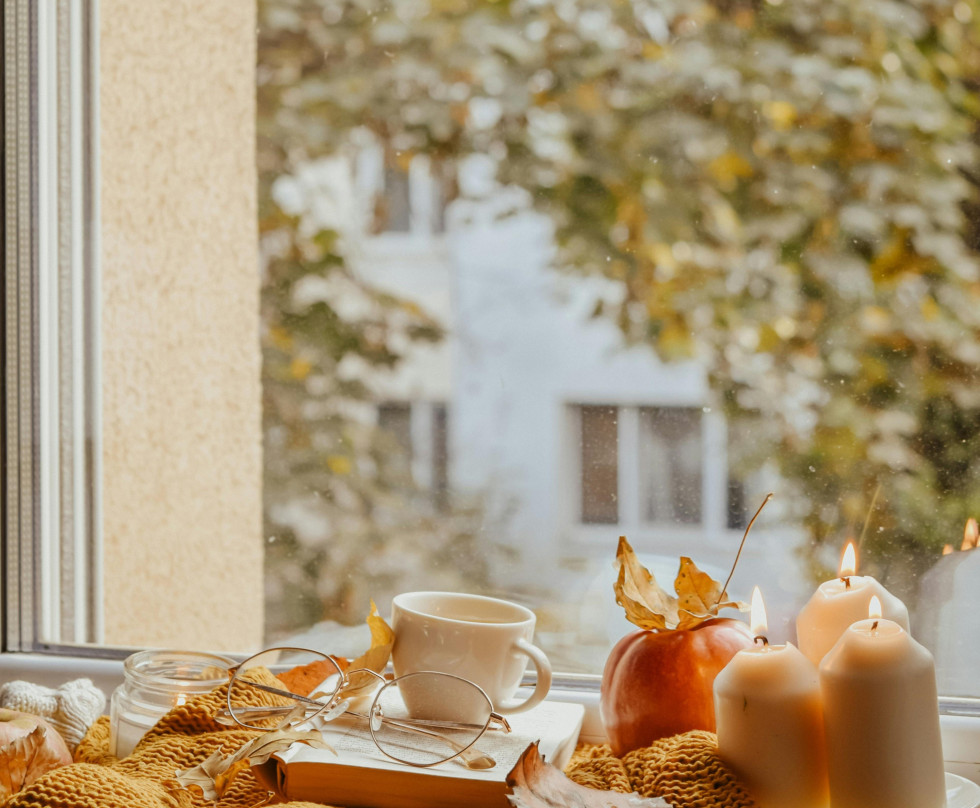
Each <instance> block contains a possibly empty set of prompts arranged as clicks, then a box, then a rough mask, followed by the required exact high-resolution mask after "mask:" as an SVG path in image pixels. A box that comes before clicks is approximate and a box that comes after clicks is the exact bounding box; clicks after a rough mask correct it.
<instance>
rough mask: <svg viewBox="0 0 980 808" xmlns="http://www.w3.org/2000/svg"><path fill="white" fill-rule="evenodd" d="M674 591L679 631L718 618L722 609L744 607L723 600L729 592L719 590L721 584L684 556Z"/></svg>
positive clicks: (735, 602)
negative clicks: (678, 616) (676, 599)
mask: <svg viewBox="0 0 980 808" xmlns="http://www.w3.org/2000/svg"><path fill="white" fill-rule="evenodd" d="M674 590H675V591H676V592H677V597H678V611H679V613H680V622H679V624H678V626H677V627H678V628H691V627H693V626H696V625H697V624H698V623H703V622H704V621H705V620H709V619H711V618H712V617H717V616H718V610H719V609H722V608H726V607H730V608H735V609H741V608H744V604H741V603H738V602H737V601H729V600H725V596H726V595H727V594H728V593H727V592H722V591H721V584H719V583H718V582H717V581H716V580H715V579H714V578H712V577H711V576H710V575H708V573H706V572H703V571H701V570H700V569H698V566H697V564H695V563H694V562H693V561H692V560H691V559H690V558H688V557H687V556H681V565H680V569H679V570H678V571H677V578H676V579H675V580H674Z"/></svg>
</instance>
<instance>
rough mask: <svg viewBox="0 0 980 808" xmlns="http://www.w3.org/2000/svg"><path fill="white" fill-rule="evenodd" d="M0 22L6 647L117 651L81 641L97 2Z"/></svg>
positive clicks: (91, 501)
mask: <svg viewBox="0 0 980 808" xmlns="http://www.w3.org/2000/svg"><path fill="white" fill-rule="evenodd" d="M2 25H3V33H4V37H3V39H4V96H5V101H4V127H3V131H4V155H5V160H4V190H3V194H4V213H5V216H4V236H5V239H4V288H3V296H4V318H5V319H4V349H3V368H4V372H3V385H4V386H3V393H4V403H3V407H4V431H3V446H2V451H3V458H4V459H3V462H4V469H5V471H6V474H5V476H4V484H3V490H2V505H3V604H4V619H3V640H2V647H3V650H4V651H6V652H11V651H20V652H24V651H52V652H56V653H60V652H62V651H71V652H72V653H79V654H81V655H90V654H96V655H99V656H104V655H110V656H111V655H117V654H114V653H113V652H112V651H109V650H108V649H101V648H98V649H96V648H95V647H94V646H91V645H86V646H82V645H81V644H82V643H98V642H99V641H100V639H101V636H102V612H101V603H102V599H101V592H102V582H101V559H100V557H99V552H100V547H101V541H100V525H101V518H100V499H99V485H98V480H99V479H100V476H101V475H100V457H101V440H100V418H99V412H100V390H99V384H98V379H99V356H100V351H99V345H98V329H97V323H98V300H99V289H98V271H97V256H98V254H99V228H98V193H97V177H98V153H97V149H96V148H95V144H96V142H97V124H96V121H97V119H98V106H97V98H96V95H97V94H96V93H95V92H94V87H95V76H96V75H97V48H96V46H95V35H94V34H95V32H96V31H97V30H98V22H97V16H96V0H57V2H56V3H50V4H45V3H37V2H31V0H13V1H12V2H8V3H5V5H4V10H3V18H2ZM96 651H97V653H96Z"/></svg>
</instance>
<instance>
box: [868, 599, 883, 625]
mask: <svg viewBox="0 0 980 808" xmlns="http://www.w3.org/2000/svg"><path fill="white" fill-rule="evenodd" d="M868 617H870V618H871V619H872V620H878V619H880V618H881V601H880V600H878V596H877V595H872V596H871V602H870V603H868Z"/></svg>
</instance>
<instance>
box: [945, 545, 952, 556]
mask: <svg viewBox="0 0 980 808" xmlns="http://www.w3.org/2000/svg"><path fill="white" fill-rule="evenodd" d="M951 552H953V545H952V544H944V545H943V555H949V554H950V553H951Z"/></svg>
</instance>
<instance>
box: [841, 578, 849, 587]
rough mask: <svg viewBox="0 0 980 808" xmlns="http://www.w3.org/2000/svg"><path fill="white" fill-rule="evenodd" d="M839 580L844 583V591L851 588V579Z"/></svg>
mask: <svg viewBox="0 0 980 808" xmlns="http://www.w3.org/2000/svg"><path fill="white" fill-rule="evenodd" d="M841 580H842V581H843V582H844V589H850V588H851V579H850V578H849V577H845V576H841Z"/></svg>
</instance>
